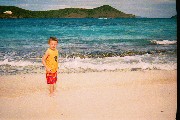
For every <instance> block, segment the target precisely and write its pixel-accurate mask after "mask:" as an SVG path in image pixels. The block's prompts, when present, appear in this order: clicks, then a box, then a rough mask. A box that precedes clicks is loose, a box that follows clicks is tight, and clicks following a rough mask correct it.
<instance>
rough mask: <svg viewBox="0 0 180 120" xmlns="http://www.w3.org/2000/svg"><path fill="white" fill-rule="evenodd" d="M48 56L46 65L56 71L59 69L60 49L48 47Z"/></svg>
mask: <svg viewBox="0 0 180 120" xmlns="http://www.w3.org/2000/svg"><path fill="white" fill-rule="evenodd" d="M47 52H48V57H47V58H46V65H47V66H48V67H49V68H50V69H51V70H52V72H53V73H55V72H56V71H57V70H58V50H57V49H55V50H51V49H50V48H48V50H47Z"/></svg>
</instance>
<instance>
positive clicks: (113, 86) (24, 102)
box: [0, 70, 177, 120]
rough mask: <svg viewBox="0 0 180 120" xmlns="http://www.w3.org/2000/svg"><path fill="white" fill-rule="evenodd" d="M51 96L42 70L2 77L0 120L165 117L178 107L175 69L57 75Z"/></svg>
mask: <svg viewBox="0 0 180 120" xmlns="http://www.w3.org/2000/svg"><path fill="white" fill-rule="evenodd" d="M56 88H57V90H56V93H55V96H54V97H49V95H48V86H47V84H46V79H45V74H41V73H35V74H17V75H7V76H4V75H3V76H0V91H1V92H0V100H1V102H0V108H1V109H0V114H1V116H0V119H2V120H13V119H20V120H21V119H22V120H24V119H31V120H36V119H38V120H46V119H47V120H56V119H62V120H79V119H88V120H89V119H95V120H117V119H123V120H139V119H142V120H147V119H153V120H159V119H163V120H169V119H175V117H176V116H175V115H176V109H177V102H176V101H177V70H140V71H139V70H137V71H116V72H109V71H104V72H87V73H69V74H68V73H61V74H58V81H57V86H56Z"/></svg>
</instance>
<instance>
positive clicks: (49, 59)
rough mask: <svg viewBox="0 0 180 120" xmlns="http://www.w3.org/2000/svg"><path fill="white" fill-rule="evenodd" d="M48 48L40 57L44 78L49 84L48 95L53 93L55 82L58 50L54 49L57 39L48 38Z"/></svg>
mask: <svg viewBox="0 0 180 120" xmlns="http://www.w3.org/2000/svg"><path fill="white" fill-rule="evenodd" d="M48 44H49V48H48V49H47V51H46V53H45V54H44V56H43V57H42V63H43V65H44V66H45V68H46V79H47V84H49V92H50V96H52V95H53V94H54V90H55V84H56V81H57V70H58V50H57V49H56V47H57V44H58V39H57V38H55V37H50V38H49V40H48Z"/></svg>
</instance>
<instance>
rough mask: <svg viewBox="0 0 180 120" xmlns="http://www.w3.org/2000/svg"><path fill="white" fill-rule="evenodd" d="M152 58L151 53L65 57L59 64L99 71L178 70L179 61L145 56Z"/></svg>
mask: <svg viewBox="0 0 180 120" xmlns="http://www.w3.org/2000/svg"><path fill="white" fill-rule="evenodd" d="M147 57H149V58H152V56H151V55H149V54H146V55H137V56H126V57H107V58H96V59H94V58H86V59H80V58H75V59H73V58H71V59H69V58H68V59H65V60H64V62H62V63H61V64H60V66H59V68H60V69H74V70H78V69H85V70H87V69H92V70H97V71H103V70H124V69H129V70H131V69H134V68H135V69H137V68H138V69H142V70H145V69H161V70H176V69H177V63H173V62H163V61H161V60H160V59H159V58H158V57H154V58H152V60H150V61H148V60H145V58H147Z"/></svg>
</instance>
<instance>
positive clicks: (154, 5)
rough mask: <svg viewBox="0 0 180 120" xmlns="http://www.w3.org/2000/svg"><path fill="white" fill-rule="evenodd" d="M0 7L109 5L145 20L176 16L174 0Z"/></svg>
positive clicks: (9, 0)
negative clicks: (145, 18)
mask: <svg viewBox="0 0 180 120" xmlns="http://www.w3.org/2000/svg"><path fill="white" fill-rule="evenodd" d="M0 5H1V6H4V5H6V6H17V7H20V8H23V9H27V10H33V11H44V10H57V9H63V8H86V9H92V8H96V7H100V6H102V5H110V6H112V7H114V8H116V9H117V10H120V11H122V12H124V13H127V14H134V15H136V16H141V17H147V18H169V17H172V16H174V15H176V14H177V12H176V0H0Z"/></svg>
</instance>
